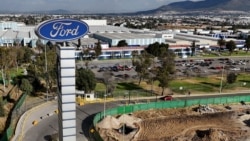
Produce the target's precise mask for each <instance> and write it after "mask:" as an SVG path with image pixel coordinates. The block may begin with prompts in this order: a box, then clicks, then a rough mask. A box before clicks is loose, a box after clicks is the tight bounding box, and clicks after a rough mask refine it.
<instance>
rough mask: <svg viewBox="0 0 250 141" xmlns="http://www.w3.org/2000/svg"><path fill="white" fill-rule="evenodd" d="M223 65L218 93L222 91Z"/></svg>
mask: <svg viewBox="0 0 250 141" xmlns="http://www.w3.org/2000/svg"><path fill="white" fill-rule="evenodd" d="M223 73H224V65H223V67H222V73H221V80H220V93H221V92H222V81H223Z"/></svg>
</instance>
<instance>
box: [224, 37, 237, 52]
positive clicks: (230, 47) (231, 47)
mask: <svg viewBox="0 0 250 141" xmlns="http://www.w3.org/2000/svg"><path fill="white" fill-rule="evenodd" d="M226 48H227V49H228V51H229V55H231V54H232V53H233V51H234V49H235V48H236V44H235V42H234V41H232V40H230V41H228V42H227V43H226Z"/></svg>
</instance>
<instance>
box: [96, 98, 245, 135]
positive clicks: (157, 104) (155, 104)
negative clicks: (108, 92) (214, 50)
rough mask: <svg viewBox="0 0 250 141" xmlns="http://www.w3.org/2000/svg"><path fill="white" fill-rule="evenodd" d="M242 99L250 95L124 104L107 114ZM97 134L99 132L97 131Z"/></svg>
mask: <svg viewBox="0 0 250 141" xmlns="http://www.w3.org/2000/svg"><path fill="white" fill-rule="evenodd" d="M241 101H244V102H250V96H248V95H246V96H224V97H215V98H200V99H190V100H176V101H167V102H166V101H162V102H151V103H146V104H135V105H124V106H120V107H116V108H112V109H107V110H105V115H120V114H124V113H133V112H136V111H141V110H148V109H165V108H184V107H190V106H193V105H199V104H200V105H207V104H229V103H239V102H241ZM103 116H104V112H100V113H98V114H96V115H95V117H94V120H93V125H94V126H95V125H96V124H97V123H98V122H99V121H100V120H101V119H103ZM95 134H98V133H97V132H95Z"/></svg>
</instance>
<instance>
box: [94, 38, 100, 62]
mask: <svg viewBox="0 0 250 141" xmlns="http://www.w3.org/2000/svg"><path fill="white" fill-rule="evenodd" d="M94 51H95V56H94V57H95V58H98V56H100V55H101V54H102V46H101V42H100V41H98V42H97V43H96V46H95V47H94Z"/></svg>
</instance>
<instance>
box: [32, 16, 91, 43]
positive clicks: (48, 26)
mask: <svg viewBox="0 0 250 141" xmlns="http://www.w3.org/2000/svg"><path fill="white" fill-rule="evenodd" d="M88 32H89V27H88V25H87V24H86V23H85V22H83V21H79V20H74V19H55V20H49V21H45V22H42V23H41V24H39V25H38V26H37V28H36V29H35V33H36V35H37V36H38V37H40V38H42V39H45V40H50V41H56V42H64V41H70V40H75V39H79V38H81V37H82V36H84V35H86V34H87V33H88Z"/></svg>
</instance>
